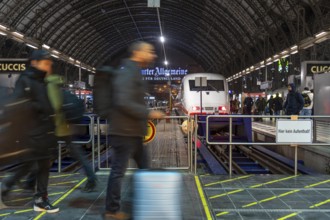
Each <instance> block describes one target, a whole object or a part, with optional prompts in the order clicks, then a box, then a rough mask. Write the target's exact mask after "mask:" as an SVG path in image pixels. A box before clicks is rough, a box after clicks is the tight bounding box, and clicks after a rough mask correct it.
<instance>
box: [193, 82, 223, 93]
mask: <svg viewBox="0 0 330 220" xmlns="http://www.w3.org/2000/svg"><path fill="white" fill-rule="evenodd" d="M189 87H190V91H200V90H201V88H200V87H196V86H195V80H189ZM202 90H203V91H218V92H219V91H225V85H224V82H223V80H207V86H203V87H202Z"/></svg>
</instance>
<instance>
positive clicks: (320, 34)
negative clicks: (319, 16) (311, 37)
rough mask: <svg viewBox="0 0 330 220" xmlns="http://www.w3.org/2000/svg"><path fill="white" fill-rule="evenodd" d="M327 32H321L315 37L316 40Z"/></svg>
mask: <svg viewBox="0 0 330 220" xmlns="http://www.w3.org/2000/svg"><path fill="white" fill-rule="evenodd" d="M327 33H328V32H325V31H322V32H320V33H318V34H316V35H315V37H316V38H319V37H322V36H323V35H326V34H327Z"/></svg>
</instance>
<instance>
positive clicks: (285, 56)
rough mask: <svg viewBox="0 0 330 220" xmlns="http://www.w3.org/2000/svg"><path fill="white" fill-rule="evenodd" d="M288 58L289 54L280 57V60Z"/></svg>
mask: <svg viewBox="0 0 330 220" xmlns="http://www.w3.org/2000/svg"><path fill="white" fill-rule="evenodd" d="M288 56H290V54H287V55H284V56H282V57H281V59H284V58H287V57H288Z"/></svg>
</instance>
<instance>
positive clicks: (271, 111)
mask: <svg viewBox="0 0 330 220" xmlns="http://www.w3.org/2000/svg"><path fill="white" fill-rule="evenodd" d="M267 105H268V109H269V114H270V115H273V114H274V98H273V95H271V96H270V98H269V99H268V101H267ZM270 120H271V121H272V120H273V118H270Z"/></svg>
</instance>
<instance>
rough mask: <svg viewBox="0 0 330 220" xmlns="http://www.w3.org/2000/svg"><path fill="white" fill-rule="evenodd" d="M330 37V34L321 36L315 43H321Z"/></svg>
mask: <svg viewBox="0 0 330 220" xmlns="http://www.w3.org/2000/svg"><path fill="white" fill-rule="evenodd" d="M329 39H330V36H324V37H322V38H320V39H317V40H316V41H315V43H316V44H319V43H322V42H323V41H326V40H329Z"/></svg>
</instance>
